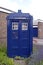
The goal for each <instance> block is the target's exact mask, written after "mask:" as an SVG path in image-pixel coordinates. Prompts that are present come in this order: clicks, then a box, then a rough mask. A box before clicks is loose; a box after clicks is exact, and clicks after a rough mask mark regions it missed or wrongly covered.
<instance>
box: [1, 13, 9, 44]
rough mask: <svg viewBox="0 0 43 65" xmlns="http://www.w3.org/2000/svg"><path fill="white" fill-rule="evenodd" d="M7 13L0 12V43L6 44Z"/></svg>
mask: <svg viewBox="0 0 43 65" xmlns="http://www.w3.org/2000/svg"><path fill="white" fill-rule="evenodd" d="M7 15H8V13H5V12H0V43H6V39H7V20H6V17H7Z"/></svg>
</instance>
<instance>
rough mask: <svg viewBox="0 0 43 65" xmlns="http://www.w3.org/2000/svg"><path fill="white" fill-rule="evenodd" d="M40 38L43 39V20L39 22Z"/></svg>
mask: <svg viewBox="0 0 43 65" xmlns="http://www.w3.org/2000/svg"><path fill="white" fill-rule="evenodd" d="M38 38H40V39H43V22H38Z"/></svg>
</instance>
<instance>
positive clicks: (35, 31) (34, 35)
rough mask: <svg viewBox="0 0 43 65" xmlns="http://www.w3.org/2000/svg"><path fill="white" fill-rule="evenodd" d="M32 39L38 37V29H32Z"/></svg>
mask: <svg viewBox="0 0 43 65" xmlns="http://www.w3.org/2000/svg"><path fill="white" fill-rule="evenodd" d="M33 37H38V27H33Z"/></svg>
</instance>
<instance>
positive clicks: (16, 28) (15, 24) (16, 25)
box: [12, 22, 18, 30]
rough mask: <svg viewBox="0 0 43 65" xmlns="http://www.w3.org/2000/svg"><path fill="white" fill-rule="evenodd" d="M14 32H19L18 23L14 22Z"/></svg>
mask: <svg viewBox="0 0 43 65" xmlns="http://www.w3.org/2000/svg"><path fill="white" fill-rule="evenodd" d="M12 30H18V22H12Z"/></svg>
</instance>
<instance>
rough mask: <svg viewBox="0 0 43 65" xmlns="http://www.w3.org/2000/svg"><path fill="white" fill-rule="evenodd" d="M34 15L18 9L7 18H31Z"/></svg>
mask: <svg viewBox="0 0 43 65" xmlns="http://www.w3.org/2000/svg"><path fill="white" fill-rule="evenodd" d="M30 17H32V16H31V15H30V14H29V13H22V12H21V10H18V12H15V13H10V14H9V15H8V16H7V19H29V18H30Z"/></svg>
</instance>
